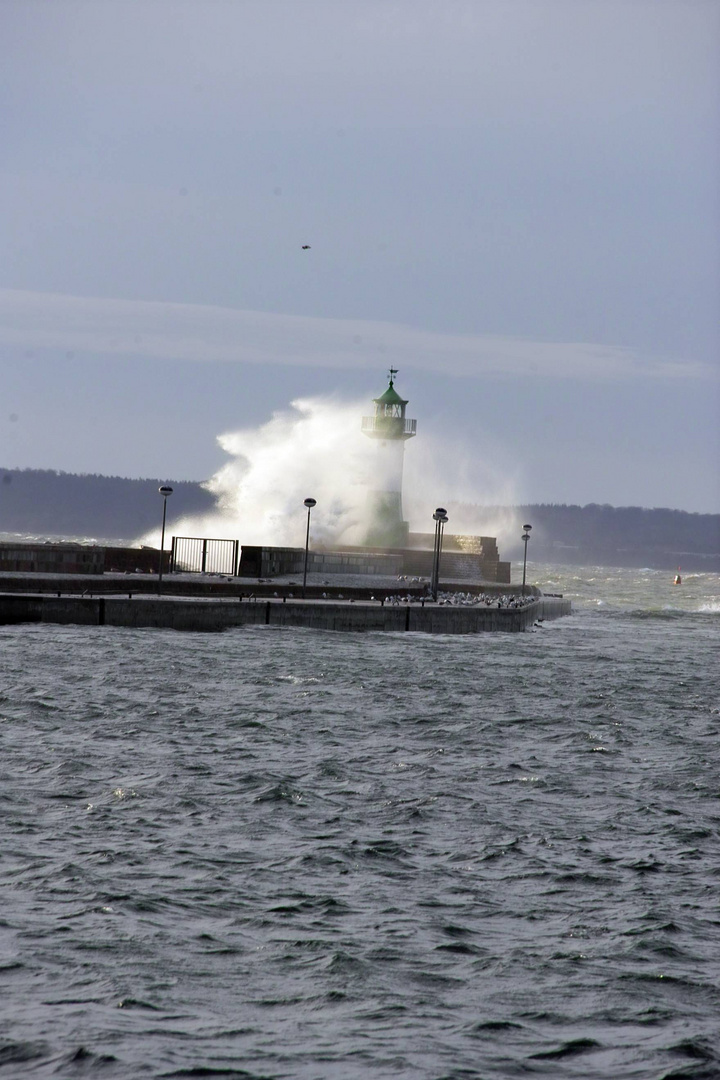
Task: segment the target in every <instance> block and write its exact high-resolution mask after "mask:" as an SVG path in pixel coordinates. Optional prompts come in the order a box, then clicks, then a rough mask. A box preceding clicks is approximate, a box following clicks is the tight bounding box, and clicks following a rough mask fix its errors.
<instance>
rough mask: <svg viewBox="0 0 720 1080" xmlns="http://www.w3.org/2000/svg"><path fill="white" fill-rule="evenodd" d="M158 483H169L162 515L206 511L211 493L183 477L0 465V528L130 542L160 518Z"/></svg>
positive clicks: (2, 529) (55, 535)
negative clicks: (169, 493)
mask: <svg viewBox="0 0 720 1080" xmlns="http://www.w3.org/2000/svg"><path fill="white" fill-rule="evenodd" d="M160 484H169V485H170V486H171V487H172V489H173V494H172V496H171V497H170V501H169V502H168V521H171V520H172V519H173V518H175V519H177V518H180V517H182V516H183V515H185V514H195V513H207V511H209V510H211V509H212V508H213V506H214V505H215V500H214V498H213V496H212V495H211V494H210V493H209V492H208V491H205V489H204V488H203V487H201V486H200V484H195V483H191V482H190V481H187V480H126V479H124V478H123V477H120V476H98V475H94V474H93V475H77V474H75V473H64V472H55V471H53V470H52V469H0V532H13V533H23V534H29V535H32V536H42V537H57V536H73V537H75V536H76V537H101V538H103V539H106V540H108V539H112V540H124V541H126V542H127V543H131V542H132V541H133V539H136V538H137V537H138V536H142V535H143V533H146V532H148V531H149V530H150V529H156V528H158V527H159V525H160V521H161V518H162V496H161V495H159V494H158V487H159V486H160Z"/></svg>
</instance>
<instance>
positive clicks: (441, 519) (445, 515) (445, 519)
mask: <svg viewBox="0 0 720 1080" xmlns="http://www.w3.org/2000/svg"><path fill="white" fill-rule="evenodd" d="M447 519H448V516H447V514H442V515H441V516H440V517H439V518H438V521H441V522H442V524H443V525H445V523H446V522H447Z"/></svg>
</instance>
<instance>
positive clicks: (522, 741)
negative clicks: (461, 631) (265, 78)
mask: <svg viewBox="0 0 720 1080" xmlns="http://www.w3.org/2000/svg"><path fill="white" fill-rule="evenodd" d="M642 574H643V572H638V571H607V570H600V569H596V570H587V571H579V570H573V571H567V572H562V571H558V570H554V571H552V572H548V573H547V574H546V579H547V580H545V582H544V583H545V585H546V587H548V588H549V587H550V586H551V585H552V586H554V587H555V588H558V591H561V590H562V591H565V592H566V594H567V593H570V592H572V593H574V599H575V602H576V604H577V614H575V615H574V616H573V617H572V618H569V619H564V620H560V621H559V622H556V623H553V624H545V626H544V627H543V628H542V629H541V630H538V631H537V632H536V633H531V634H524V635H478V636H476V637H462V638H449V637H430V636H424V635H414V634H399V635H389V634H386V635H383V634H366V635H360V634H332V633H319V632H313V631H307V630H278V629H271V628H264V627H263V628H248V629H239V630H236V631H229V632H226V633H224V634H222V635H201V634H190V633H187V634H180V633H173V632H172V631H156V630H139V631H135V630H122V629H111V628H76V627H59V626H19V627H2V628H0V664H1V672H0V739H1V744H0V745H1V748H2V754H1V756H0V775H1V777H2V783H1V784H0V815H1V818H2V833H1V836H2V858H1V859H0V875H1V882H2V893H1V896H2V907H1V908H0V992H1V993H2V1005H1V1007H0V1020H1V1023H2V1027H1V1028H0V1077H5V1076H7V1077H58V1076H59V1077H68V1078H74V1077H96V1076H97V1077H134V1076H151V1077H160V1076H175V1077H192V1076H196V1077H212V1076H215V1075H217V1076H218V1077H223V1078H226V1080H227V1078H228V1077H246V1078H249V1077H273V1078H281V1077H282V1078H300V1080H306V1078H307V1080H310V1078H335V1077H338V1078H346V1077H347V1078H355V1077H357V1078H360V1077H373V1078H375V1077H377V1078H386V1077H387V1078H398V1077H403V1078H405V1077H407V1078H415V1077H417V1078H420V1080H440V1078H443V1080H450V1078H458V1080H460V1078H469V1077H478V1078H480V1077H482V1078H493V1080H495V1078H503V1080H505V1078H508V1077H527V1076H548V1077H558V1078H565V1077H577V1078H583V1080H592V1078H594V1077H603V1078H620V1077H632V1078H659V1077H694V1078H706V1077H707V1078H711V1077H713V1078H715V1077H718V1076H720V1036H719V1032H720V1023H719V1021H718V1017H719V1015H720V908H719V905H718V889H719V886H720V843H719V840H718V827H719V825H720V799H719V796H720V773H719V770H718V749H717V747H718V736H719V734H720V693H719V690H720V677H719V674H718V657H719V656H720V604H719V603H718V600H719V598H720V583H719V582H718V578H717V575H715V576H712V575H696V576H695V577H694V579H693V580H692V581H688V582H687V584H688V588H687V590H685V584H684V585H683V587H682V588H683V590H685V591H684V592H682V593H681V594H680V593H678V592H677V590H676V592H675V593H673V592H672V589H671V588H670V586H669V585H668V575H667V574H665V575H661V576H653V575H652V574H651V573H650V572H647V573H646V574H645V580H643V578H642Z"/></svg>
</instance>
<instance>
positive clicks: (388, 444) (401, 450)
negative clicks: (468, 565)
mask: <svg viewBox="0 0 720 1080" xmlns="http://www.w3.org/2000/svg"><path fill="white" fill-rule="evenodd" d="M396 375H397V368H390V382H389V385H388V388H387V390H386V391H385V393H384V394H382V395H381V396H380V397H377V398H373V401H374V403H375V415H374V416H363V419H362V431H363V434H364V435H367V436H368V437H369V438H371V439H374V440H375V446H376V452H375V461H374V463H373V489H372V490H371V491H370V493H369V495H368V511H369V513H368V517H369V527H368V532H367V536H366V538H365V543H366V544H367V545H368V546H370V547H405V546H406V544H407V536H408V529H409V526H408V523H407V521H403V511H402V474H403V457H404V454H405V443H406V441H407V440H408V439H412V437H413V435H414V434H415V428H416V423H417V422H416V421H415V420H408V419H406V417H405V406H406V405H407V401H404V400H403V398H401V397H400V395H399V394H398V393H397V391H396V390H395V387H394V380H395V376H396Z"/></svg>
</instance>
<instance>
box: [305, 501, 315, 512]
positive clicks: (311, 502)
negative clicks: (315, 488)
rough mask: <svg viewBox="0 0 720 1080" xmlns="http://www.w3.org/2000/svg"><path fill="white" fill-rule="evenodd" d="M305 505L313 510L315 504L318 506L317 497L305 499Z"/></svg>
mask: <svg viewBox="0 0 720 1080" xmlns="http://www.w3.org/2000/svg"><path fill="white" fill-rule="evenodd" d="M304 505H305V506H307V508H308V510H312V508H313V506H317V499H305V502H304Z"/></svg>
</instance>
